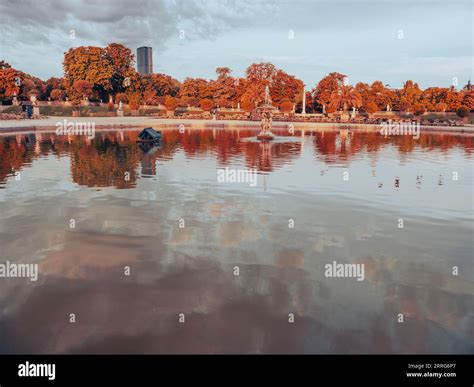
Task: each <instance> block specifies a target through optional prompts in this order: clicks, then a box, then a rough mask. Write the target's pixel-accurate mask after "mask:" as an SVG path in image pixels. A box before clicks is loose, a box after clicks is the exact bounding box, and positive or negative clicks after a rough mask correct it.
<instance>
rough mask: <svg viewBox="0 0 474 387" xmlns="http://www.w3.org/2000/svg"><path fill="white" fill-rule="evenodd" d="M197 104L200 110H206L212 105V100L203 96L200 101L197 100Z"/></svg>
mask: <svg viewBox="0 0 474 387" xmlns="http://www.w3.org/2000/svg"><path fill="white" fill-rule="evenodd" d="M199 106H200V107H201V109H202V110H204V111H207V112H208V111H210V110H211V109H212V108H213V107H214V102H212V99H209V98H203V99H201V101H199Z"/></svg>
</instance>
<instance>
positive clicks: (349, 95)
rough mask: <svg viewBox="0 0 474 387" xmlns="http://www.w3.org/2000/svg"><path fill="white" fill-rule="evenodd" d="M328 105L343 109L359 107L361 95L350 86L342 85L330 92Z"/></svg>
mask: <svg viewBox="0 0 474 387" xmlns="http://www.w3.org/2000/svg"><path fill="white" fill-rule="evenodd" d="M330 105H332V106H333V107H335V108H336V109H342V110H343V111H347V109H348V108H349V107H356V108H359V107H360V106H362V96H361V95H360V93H359V92H358V91H357V90H356V89H354V88H353V87H352V86H342V87H341V88H339V89H338V90H335V91H333V93H332V94H331V101H330Z"/></svg>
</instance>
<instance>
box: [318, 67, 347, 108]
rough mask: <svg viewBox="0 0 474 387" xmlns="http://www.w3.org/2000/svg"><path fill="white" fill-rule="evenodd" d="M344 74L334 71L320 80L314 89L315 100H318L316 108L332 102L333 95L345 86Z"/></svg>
mask: <svg viewBox="0 0 474 387" xmlns="http://www.w3.org/2000/svg"><path fill="white" fill-rule="evenodd" d="M344 78H346V76H345V75H344V74H340V73H337V72H332V73H330V74H328V75H326V76H325V77H324V78H323V79H321V80H320V81H319V83H318V84H317V85H316V87H315V88H314V89H313V100H314V101H315V102H316V106H315V107H316V108H322V106H323V105H325V106H327V105H329V104H330V103H331V96H332V95H333V93H334V92H336V91H338V90H339V89H340V88H342V86H344Z"/></svg>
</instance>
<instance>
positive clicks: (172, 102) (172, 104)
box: [164, 95, 178, 111]
mask: <svg viewBox="0 0 474 387" xmlns="http://www.w3.org/2000/svg"><path fill="white" fill-rule="evenodd" d="M164 102H165V106H166V110H172V111H174V110H175V109H176V107H177V106H178V101H177V100H176V98H175V97H171V96H170V95H167V96H165V100H164Z"/></svg>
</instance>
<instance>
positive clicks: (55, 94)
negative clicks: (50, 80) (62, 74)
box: [49, 89, 66, 101]
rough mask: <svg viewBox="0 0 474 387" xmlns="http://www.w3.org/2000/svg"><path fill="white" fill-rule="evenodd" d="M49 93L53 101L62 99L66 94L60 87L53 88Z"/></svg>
mask: <svg viewBox="0 0 474 387" xmlns="http://www.w3.org/2000/svg"><path fill="white" fill-rule="evenodd" d="M49 95H50V97H51V99H52V100H53V101H62V100H63V99H64V97H65V96H66V93H65V91H64V90H62V89H53V90H51V92H50V93H49Z"/></svg>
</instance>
